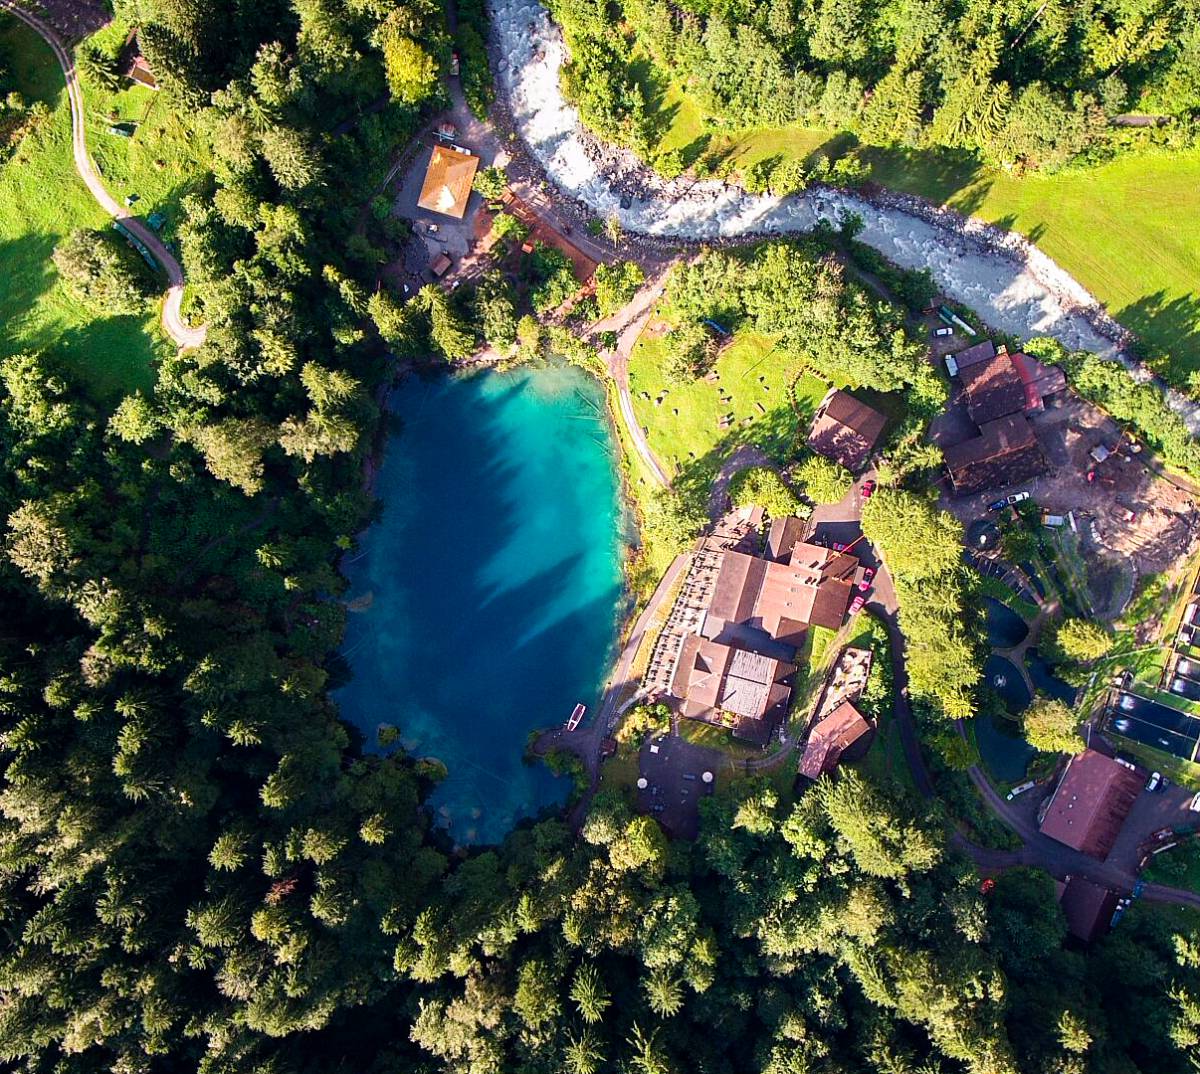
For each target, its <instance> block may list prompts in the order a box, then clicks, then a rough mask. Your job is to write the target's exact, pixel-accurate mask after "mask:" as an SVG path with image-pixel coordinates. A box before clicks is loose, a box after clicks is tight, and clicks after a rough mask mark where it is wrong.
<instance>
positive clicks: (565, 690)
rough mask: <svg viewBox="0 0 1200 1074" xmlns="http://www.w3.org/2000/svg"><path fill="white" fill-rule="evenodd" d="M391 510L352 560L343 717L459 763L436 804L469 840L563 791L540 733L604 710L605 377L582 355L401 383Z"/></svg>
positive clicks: (611, 517) (610, 516)
mask: <svg viewBox="0 0 1200 1074" xmlns="http://www.w3.org/2000/svg"><path fill="white" fill-rule="evenodd" d="M392 410H393V412H394V413H396V414H397V415H399V416H400V419H401V428H400V431H399V432H398V433H396V434H394V435H393V436H392V437H391V440H390V441H389V443H388V446H387V451H386V454H385V457H384V461H383V465H382V468H381V470H380V473H379V476H378V482H377V486H376V492H377V494H378V496H379V497H380V498H381V499H382V501H383V503H384V515H383V519H382V520H381V521H380V522H379V523H377V524H376V525H374V526H373V527H371V529H370V530H369V531H368V533H367V534H366V535H365V537H364V539H363V542H362V546H361V550H360V551H361V554H356V555H355V556H354V557H353V558H352V562H351V563H349V564H348V565H347V568H346V573H347V575H348V577H349V579H350V583H351V589H350V593H349V600H350V601H351V602H354V601H355V600H356V599H357V600H358V601H359V602H360V603H361V604H366V605H367V606H366V607H365V608H363V609H362V610H360V611H352V612H351V613H350V615H349V624H348V628H347V632H346V641H345V645H344V648H343V653H344V655H345V656H346V658H347V660H348V661H349V663H350V666H351V668H352V670H353V672H354V677H353V679H352V680H351V682H350V683H349V685H347V686H346V687H344V688H343V689H341V690H340V691H338V694H337V701H338V704H339V705H340V707H341V710H342V713H343V715H344V716H345V717H346V718H347V719H348V720H350V721H351V722H352V723H354V724H355V725H356V726H358V727H359V728H360V729H361V730H362V731H363V733H364V734H365V736H366V739H367V747H368V748H378V747H377V745H376V743H377V731H378V727H379V725H380V724H393V725H395V726H396V727H398V728H399V730H400V734H401V741H402V743H403V745H404V746H405V747H406V748H408V749H409V750H411V751H412V752H413V753H414V754H415V755H417V756H435V757H437V758H439V759H440V760H442V761H443V762H444V763H445V764H446V766H447V768H448V769H449V777H448V778H447V779H446V780H445V781H444V782H443V783H441V784H440V785H439V786H438V788H437V790H436V791H435V792H434V795H433V797H432V800H431V802H430V806H431V808H432V809H433V810H434V811H435V819H436V820H437V821H438V822H439V823H441V824H442V825H444V826H448V827H449V829H450V833H451V834H452V836H453V837H454V839H455V840H456V841H457V842H459V843H472V842H485V843H490V842H498V841H499V840H500V839H502V838H503V837H504V835H505V833H506V832H508V831H509V830H510V829H511V828H512V826H513V825H514V824H515V823H516V822H517V821H518V820H519V819H521V818H522V817H526V816H530V815H532V814H535V813H537V812H538V811H539V810H540V809H542V808H544V807H545V806H547V805H553V804H557V803H561V802H562V801H563V800H564V798H565V796H566V794H567V791H568V789H569V788H568V786H567V782H566V780H563V779H555V778H554V777H553V776H552V775H551V774H550V773H549V771H548V770H547V769H546V768H545V766H544V765H541V764H538V765H526V764H524V763H523V760H522V755H523V752H524V748H525V742H526V738H527V737H528V734H529V732H530V731H531V730H533V729H534V728H538V727H544V726H547V725H550V724H556V723H561V722H563V721H565V720H566V719H567V717H568V716H569V715H570V713H571V709H572V708H573V707H574V705H575V703H576V702H577V701H582V702H584V703H585V704H586V705H587V706H588V708H589V717H588V718H589V719H590V718H591V717H592V715H593V714H594V713H595V710H596V707H597V701H598V697H599V692H600V689H601V687H602V685H603V682H604V679H605V677H606V675H607V673H608V668H609V662H610V659H611V655H612V648H613V642H614V637H615V632H616V621H617V612H618V605H619V603H620V600H621V594H622V579H621V554H622V550H621V542H622V530H623V525H622V511H621V506H620V495H619V484H618V480H617V476H616V471H615V467H614V460H613V450H614V449H613V442H612V437H611V430H610V429H609V426H608V421H607V418H606V416H605V414H604V399H603V394H602V392H601V391H600V389H599V387H598V386H597V385H596V384H595V383H594V382H593V381H591V380H590V379H589V378H588V377H587V376H585V375H584V374H583V373H581V372H580V371H579V370H577V369H572V368H560V367H554V368H541V369H533V370H518V371H516V372H511V373H483V374H478V375H475V376H471V377H454V378H450V377H444V378H440V379H437V380H434V381H421V380H418V379H416V378H410V379H409V380H407V381H406V382H405V383H404V384H403V385H402V386H401V387H400V388H398V389H397V391H396V392H395V393H394V394H393V397H392Z"/></svg>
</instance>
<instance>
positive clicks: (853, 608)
mask: <svg viewBox="0 0 1200 1074" xmlns="http://www.w3.org/2000/svg"><path fill="white" fill-rule="evenodd" d="M866 603H867V598H866V597H864V596H863V595H862V594H861V593H860V594H859V595H858V596H857V597H855V598H854V599H853V600H852V601H851V602H850V611H849V612H847V613H846V614H848V615H858V613H859V612H861V611H862V610H863V606H864V605H865V604H866Z"/></svg>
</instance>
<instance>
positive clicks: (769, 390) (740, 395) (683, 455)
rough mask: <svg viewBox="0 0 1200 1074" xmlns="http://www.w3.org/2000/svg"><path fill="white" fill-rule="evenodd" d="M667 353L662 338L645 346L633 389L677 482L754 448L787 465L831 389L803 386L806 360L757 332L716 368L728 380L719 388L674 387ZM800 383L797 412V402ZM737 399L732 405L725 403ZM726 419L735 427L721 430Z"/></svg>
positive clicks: (632, 372)
mask: <svg viewBox="0 0 1200 1074" xmlns="http://www.w3.org/2000/svg"><path fill="white" fill-rule="evenodd" d="M664 346H665V345H664V343H663V341H662V339H661V338H658V337H655V338H649V337H646V336H643V337H642V338H641V339H640V340H639V341H638V343H637V346H636V347H635V348H634V350H633V354H632V355H630V358H629V387H630V391H631V392H632V394H633V410H634V414H635V415H636V417H637V420H638V421H639V422H640V423H641V425H642V426H643V427H644V428H646V429H648V430H649V432H648V433H647V438H648V439H649V441H650V447H651V449H652V450H653V451H654V453H655V455H657V456H658V459H659V461H660V462H661V463H662V465H663V467H664V468H665V469H666V470H667V471H668V473H670V474H672V476H674V475H675V474H677V473H679V472H680V471H681V470H685V469H686V470H689V471H697V472H703V473H709V474H711V473H712V472H715V471H716V470H717V468H718V467H719V466H720V464H721V461H722V460H723V459H724V458H725V457H726V456H727V455H728V454H729V452H731V451H732V450H733V449H734V448H736V447H737V446H739V445H741V444H747V443H750V444H756V445H758V446H759V447H761V448H762V449H763V450H764V451H766V452H767V454H769V455H771V456H772V457H773V458H775V459H777V460H778V461H780V462H784V461H787V460H788V458H789V457H790V454H791V451H792V449H793V447H794V445H795V440H796V432H797V427H798V425H799V423H800V422H801V421H805V422H807V418H808V416H809V415H811V414H812V412H813V411H814V410H815V409H816V407H817V404H818V403H820V401H821V399H822V398H823V397H824V395H825V392H826V391H827V390H828V386H827V385H826V384H825V383H824V382H823V381H821V380H818V379H817V378H815V377H812V376H809V375H807V374H805V375H801V376H800V377H799V379H798V380H797V379H796V377H797V373H798V371H799V363H798V360H797V359H796V358H794V357H790V356H788V355H785V354H784V353H783V352H782V351H780V350H777V349H776V348H775V345H774V343H773V342H772V341H771V340H770V339H768V338H766V337H765V336H761V335H757V334H755V333H752V332H740V333H738V334H737V336H736V337H735V338H734V340H733V342H732V343H730V344H729V346H727V347H726V348H725V349H724V350H723V351H722V352H721V354H720V356H719V357H718V359H717V361H716V364H715V366H714V369H715V371H716V373H717V375H718V376H719V378H720V379H719V380H718V381H716V382H715V383H714V382H711V381H708V380H696V381H693V382H691V383H689V384H682V385H670V386H668V385H667V383H666V380H665V378H664V377H663V375H662V373H661V372H660V369H661V363H662V359H663V350H664ZM759 378H761V380H760V379H759ZM793 380H795V381H796V384H795V392H794V397H795V406H793V401H792V398H791V397H790V386H791V384H792V382H793ZM729 397H732V400H731V401H725V402H723V401H722V399H725V400H729ZM660 398H661V400H662V402H661V403H659V404H657V405H656V403H655V400H656V399H660ZM797 408H798V410H797ZM676 411H678V413H676ZM798 411H799V412H798ZM726 414H732V415H733V421H732V423H731V424H730V426H729V428H727V429H720V428H718V426H717V423H718V420H719V419H720V418H721V416H722V415H726Z"/></svg>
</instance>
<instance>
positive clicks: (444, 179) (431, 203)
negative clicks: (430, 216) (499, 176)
mask: <svg viewBox="0 0 1200 1074" xmlns="http://www.w3.org/2000/svg"><path fill="white" fill-rule="evenodd" d="M478 167H479V158H478V157H477V156H475V155H474V154H472V153H466V152H462V151H460V150H458V149H455V148H454V147H452V146H448V145H435V146H434V147H433V156H431V157H430V158H429V168H428V169H427V170H426V172H425V182H424V183H423V184H422V186H421V196H420V197H419V198H417V204H418V205H419V206H420V207H421V208H422V209H428V210H429V211H430V212H435V213H442V214H443V215H445V216H453V217H457V218H458V219H459V220H461V219H462V218H463V215H464V214H465V213H466V211H467V202H468V201H469V200H470V198H471V183H472V181H473V180H474V179H475V169H476V168H478Z"/></svg>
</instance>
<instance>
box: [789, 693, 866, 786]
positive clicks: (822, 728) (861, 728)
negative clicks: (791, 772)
mask: <svg viewBox="0 0 1200 1074" xmlns="http://www.w3.org/2000/svg"><path fill="white" fill-rule="evenodd" d="M870 730H871V725H870V723H868V722H867V719H866V717H864V716H863V714H862V713H861V712H859V711H858V709H856V708H855V707H854V705H853V704H851V703H850V702H849V701H843V702H842V703H841V704H840V705H838V706H837V708H835V709H834V710H833V711H832V712H831V713H830V714H829V715H828V716H826V717H825V718H824V719H823V720H821V721H819V722H818V723H817V724H816V725H814V727H813V729H812V731H811V732H809V736H808V742H807V743H806V744H805V747H804V756H803V757H802V758H801V759H800V773H801V775H804V776H807V777H808V778H809V779H817V778H819V777H820V776H821V775H822V774H823V773H825V772H832V771H833V769H834V767H835V766H836V765H837V763H838V760H839V759H840V758H841V756H842V754H843V753H845V752H846V750H847V749H849V748H850V746H852V745H854V743H855V742H857V741H858V740H859V739H860V738H862V736H863V735H865V734H866V733H867V732H868V731H870Z"/></svg>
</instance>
